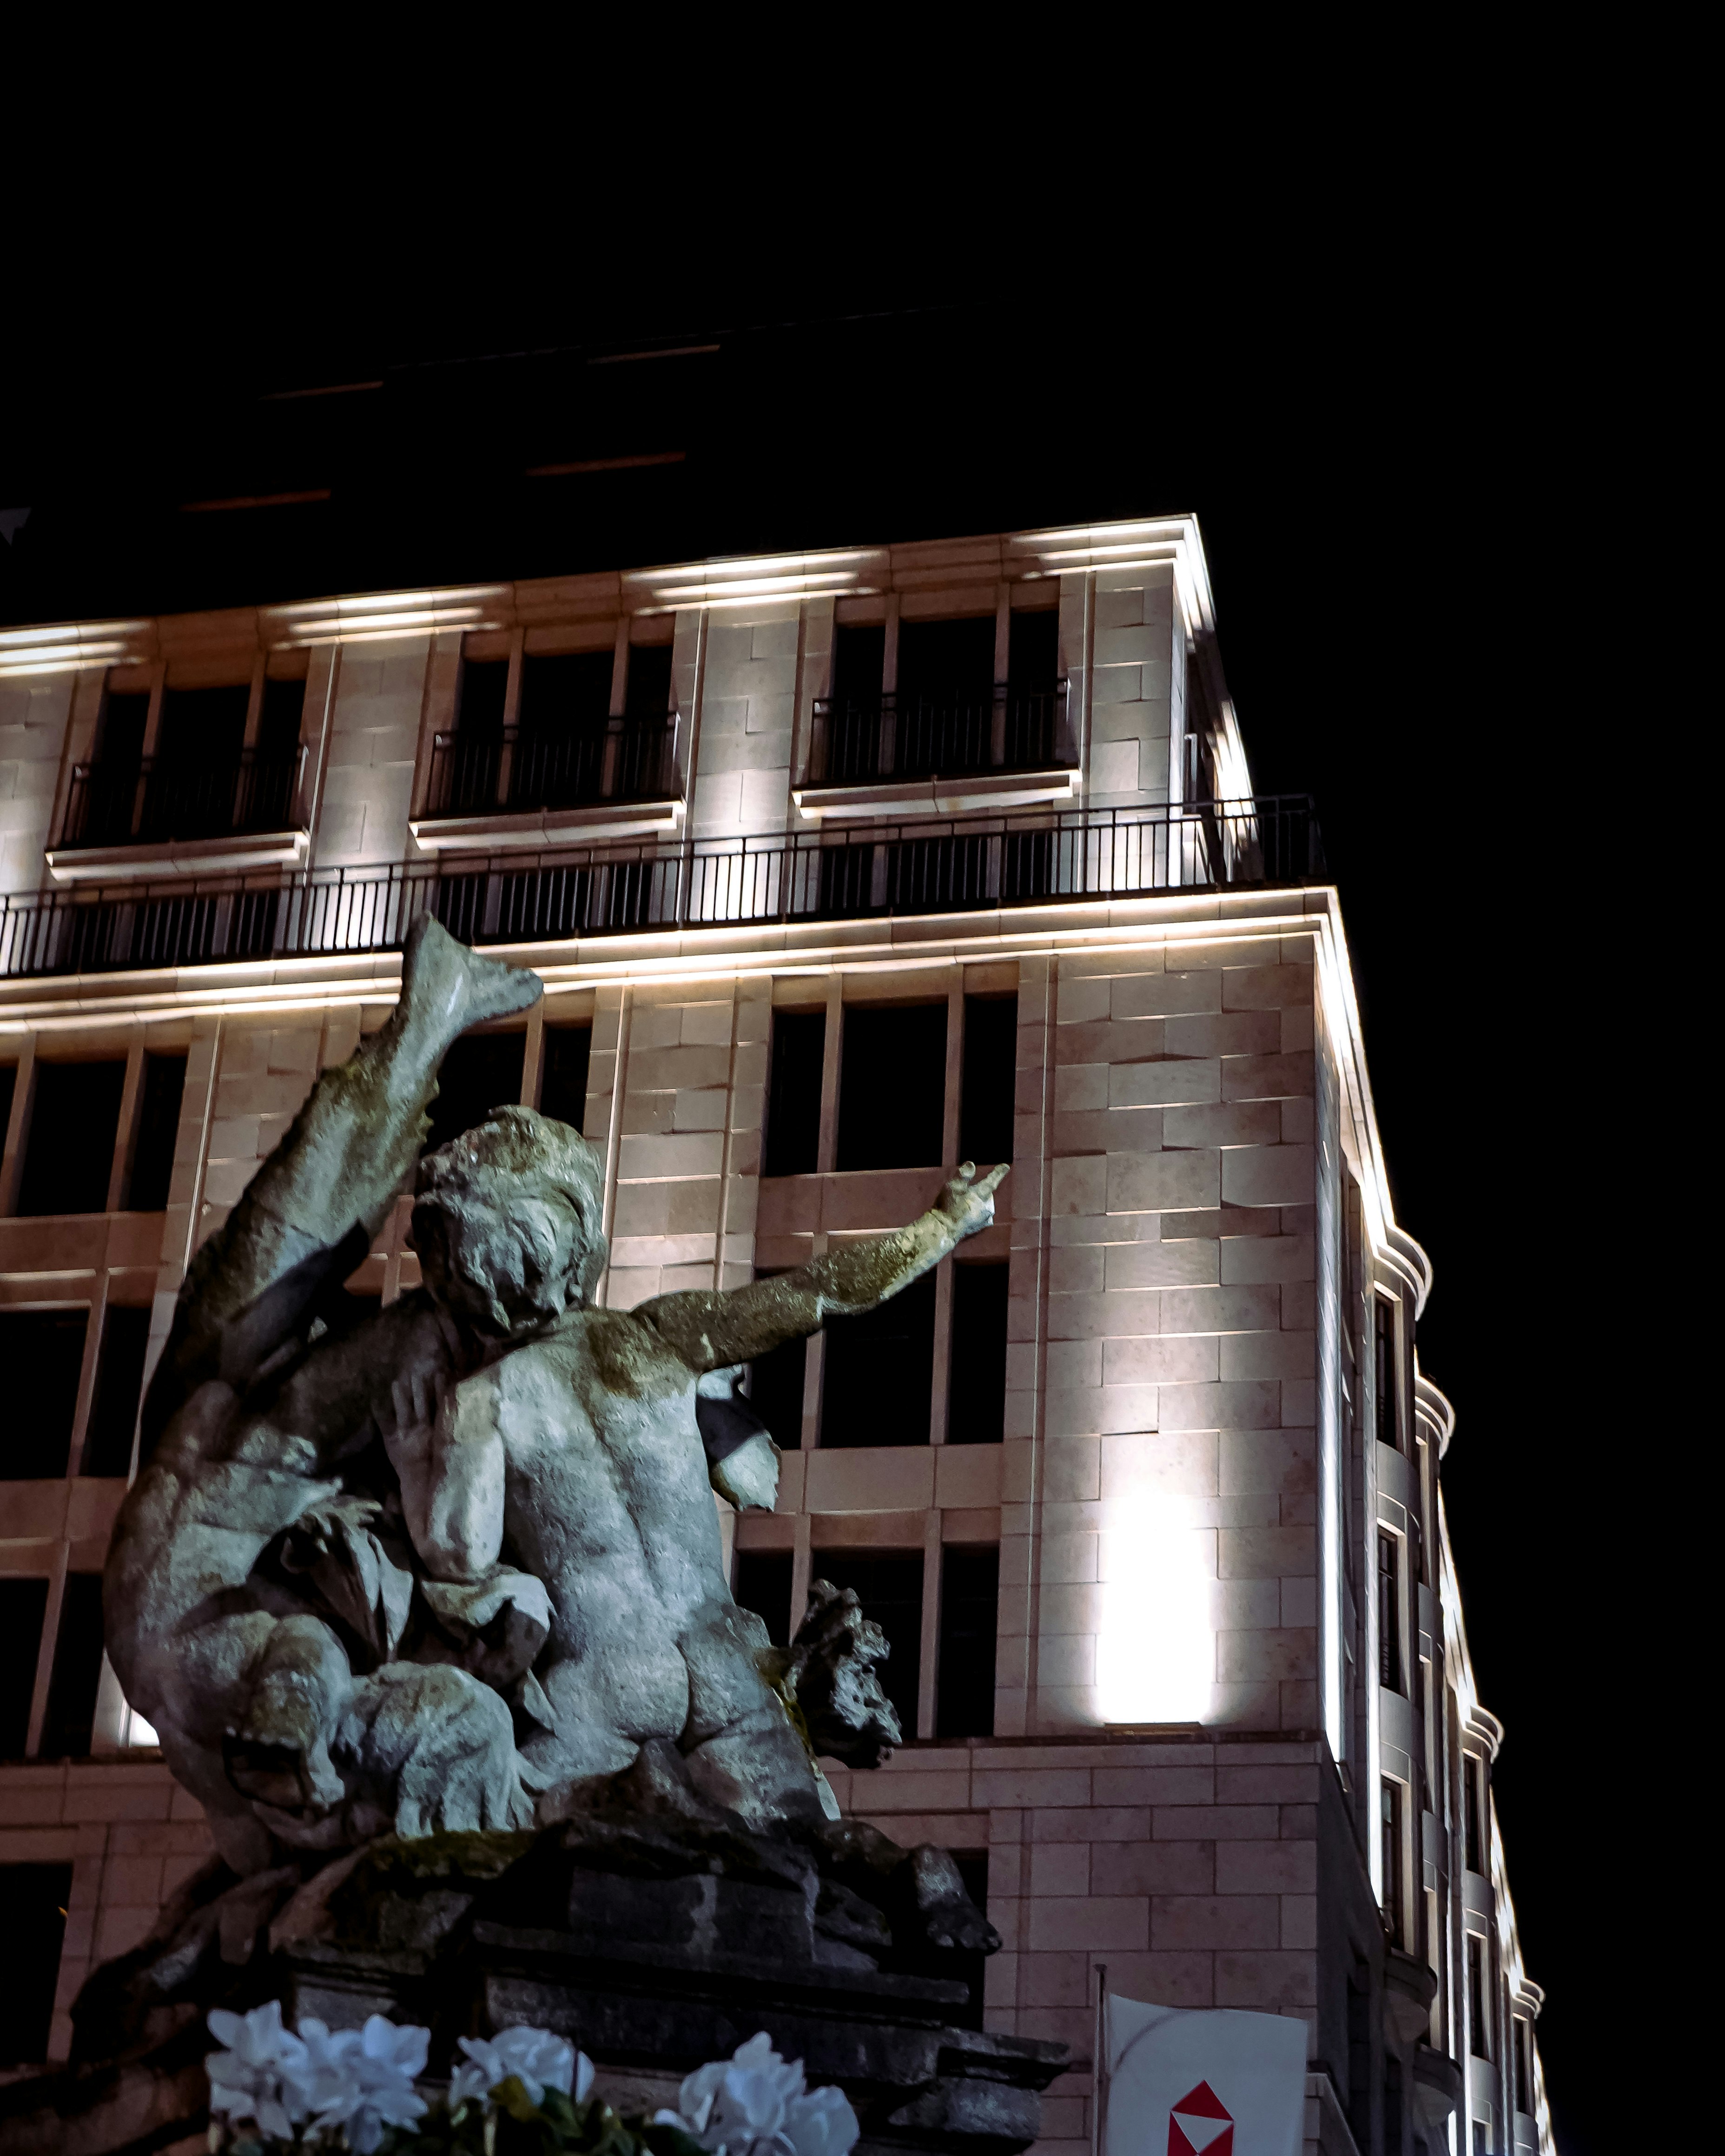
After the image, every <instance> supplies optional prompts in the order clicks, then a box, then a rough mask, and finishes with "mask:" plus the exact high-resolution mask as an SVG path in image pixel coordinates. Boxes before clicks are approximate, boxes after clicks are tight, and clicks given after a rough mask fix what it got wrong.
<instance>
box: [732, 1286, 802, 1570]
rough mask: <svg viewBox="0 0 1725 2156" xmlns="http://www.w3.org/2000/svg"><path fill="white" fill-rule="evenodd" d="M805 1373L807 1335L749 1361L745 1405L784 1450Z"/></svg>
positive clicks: (798, 1441) (792, 1442)
mask: <svg viewBox="0 0 1725 2156" xmlns="http://www.w3.org/2000/svg"><path fill="white" fill-rule="evenodd" d="M755 1278H756V1279H757V1280H771V1279H772V1278H773V1271H772V1270H771V1269H770V1268H763V1269H761V1270H757V1272H756V1274H755ZM808 1377H809V1342H808V1341H807V1339H801V1340H782V1341H780V1342H779V1344H778V1347H774V1348H773V1349H771V1350H770V1351H769V1352H768V1353H767V1354H765V1355H758V1356H757V1357H756V1358H755V1360H754V1361H753V1362H752V1363H750V1365H749V1369H748V1380H747V1393H748V1399H749V1405H750V1406H751V1407H752V1409H754V1411H755V1413H756V1414H757V1415H758V1416H759V1417H760V1418H761V1419H762V1422H763V1423H765V1424H766V1425H767V1429H768V1435H770V1436H771V1438H772V1439H773V1443H774V1444H775V1445H781V1446H783V1449H784V1450H786V1451H787V1452H796V1451H798V1450H800V1449H801V1447H802V1443H803V1388H804V1386H805V1384H806V1383H807V1381H808ZM787 1592H788V1590H787ZM753 1606H754V1605H753V1604H750V1607H751V1608H752V1607H753Z"/></svg>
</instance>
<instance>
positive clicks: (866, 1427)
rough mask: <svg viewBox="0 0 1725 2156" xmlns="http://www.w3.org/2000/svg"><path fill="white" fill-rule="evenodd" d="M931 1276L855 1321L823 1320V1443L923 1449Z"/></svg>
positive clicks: (928, 1399)
mask: <svg viewBox="0 0 1725 2156" xmlns="http://www.w3.org/2000/svg"><path fill="white" fill-rule="evenodd" d="M934 1285H935V1284H934V1275H933V1274H932V1273H924V1274H923V1276H922V1279H921V1280H917V1281H911V1285H910V1286H908V1287H907V1288H901V1290H900V1291H899V1292H898V1293H897V1294H896V1295H895V1296H889V1297H888V1299H887V1300H886V1301H885V1302H880V1303H876V1304H875V1307H874V1308H873V1309H872V1310H867V1311H865V1312H862V1314H861V1315H860V1317H834V1318H831V1319H829V1321H828V1323H827V1327H826V1346H825V1351H824V1368H823V1372H822V1383H821V1411H820V1441H821V1443H822V1445H850V1446H856V1445H927V1442H928V1424H929V1409H930V1407H931V1404H932V1396H933V1392H934Z"/></svg>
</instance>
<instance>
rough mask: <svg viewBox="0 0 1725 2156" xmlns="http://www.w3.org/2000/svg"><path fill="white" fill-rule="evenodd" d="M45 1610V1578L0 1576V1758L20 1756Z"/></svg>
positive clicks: (27, 1732) (21, 1755)
mask: <svg viewBox="0 0 1725 2156" xmlns="http://www.w3.org/2000/svg"><path fill="white" fill-rule="evenodd" d="M3 1473H4V1470H0V1474H3ZM47 1610H48V1582H47V1581H46V1580H45V1579H0V1638H3V1639H4V1640H5V1642H6V1652H5V1653H4V1655H0V1759H22V1758H23V1756H24V1744H25V1742H26V1740H27V1738H28V1735H29V1731H30V1702H31V1699H32V1698H33V1696H34V1693H35V1690H36V1658H37V1656H38V1655H39V1654H40V1652H41V1650H42V1620H43V1618H44V1615H45V1614H47Z"/></svg>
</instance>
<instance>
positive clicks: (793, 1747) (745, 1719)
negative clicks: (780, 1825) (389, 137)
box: [678, 1596, 825, 1825]
mask: <svg viewBox="0 0 1725 2156" xmlns="http://www.w3.org/2000/svg"><path fill="white" fill-rule="evenodd" d="M757 1635H759V1636H757ZM763 1637H764V1635H763V1628H762V1625H761V1622H760V1620H759V1619H758V1618H757V1617H755V1616H754V1615H752V1613H751V1612H750V1611H748V1610H746V1609H738V1608H737V1604H735V1603H734V1602H732V1600H731V1599H730V1598H729V1597H728V1596H727V1597H726V1599H725V1600H724V1601H722V1602H720V1601H718V1600H714V1601H712V1602H711V1603H709V1604H707V1605H706V1607H705V1608H704V1609H701V1611H700V1612H699V1613H698V1614H697V1615H696V1619H695V1620H694V1621H693V1622H692V1623H691V1625H690V1626H689V1628H688V1629H687V1630H685V1633H684V1634H683V1636H682V1638H681V1639H680V1640H679V1641H678V1645H679V1646H680V1648H681V1649H682V1652H683V1659H684V1661H685V1663H686V1664H687V1665H688V1669H689V1719H688V1722H687V1723H686V1725H685V1728H684V1731H683V1734H682V1737H681V1738H680V1740H679V1748H680V1750H681V1751H682V1753H684V1755H685V1758H686V1759H687V1761H688V1766H689V1778H690V1780H691V1782H692V1783H693V1784H694V1785H695V1786H696V1789H699V1790H700V1792H701V1794H702V1795H703V1796H705V1797H706V1798H708V1799H711V1801H712V1802H714V1803H716V1804H723V1805H725V1806H726V1807H727V1808H728V1809H731V1810H732V1811H736V1812H740V1813H741V1814H742V1816H743V1818H745V1819H746V1820H749V1821H750V1822H751V1824H752V1825H767V1824H768V1822H769V1821H773V1820H808V1821H809V1822H811V1823H812V1822H814V1820H820V1819H823V1818H824V1816H825V1815H824V1812H823V1810H822V1808H821V1801H820V1796H819V1791H818V1790H817V1789H816V1786H815V1780H814V1770H813V1768H811V1767H810V1765H809V1754H808V1753H807V1752H806V1751H804V1749H803V1740H802V1739H801V1738H799V1737H798V1734H797V1732H796V1731H795V1730H794V1729H793V1728H792V1727H791V1725H790V1722H789V1721H788V1718H787V1717H786V1714H785V1711H784V1709H783V1707H782V1706H781V1705H780V1704H779V1702H778V1697H776V1695H775V1694H774V1693H773V1691H772V1689H771V1687H770V1686H768V1682H767V1681H766V1679H765V1678H764V1677H763V1676H762V1674H761V1672H760V1670H759V1669H758V1667H757V1665H756V1661H755V1655H756V1651H757V1647H758V1646H759V1645H762V1640H763Z"/></svg>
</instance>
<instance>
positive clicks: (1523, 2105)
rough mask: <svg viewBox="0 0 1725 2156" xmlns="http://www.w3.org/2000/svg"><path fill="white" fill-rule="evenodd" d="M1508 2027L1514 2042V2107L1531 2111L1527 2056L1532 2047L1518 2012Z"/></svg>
mask: <svg viewBox="0 0 1725 2156" xmlns="http://www.w3.org/2000/svg"><path fill="white" fill-rule="evenodd" d="M1509 2027H1510V2034H1511V2036H1512V2038H1513V2040H1514V2042H1515V2083H1516V2109H1517V2111H1528V2112H1531V2111H1532V2108H1533V2073H1532V2061H1531V2059H1530V2058H1529V2056H1528V2053H1529V2051H1530V2050H1531V2048H1532V2045H1531V2040H1530V2032H1529V2030H1528V2027H1527V2023H1526V2022H1525V2021H1524V2020H1522V2017H1521V2015H1519V2014H1517V2015H1516V2017H1515V2019H1514V2020H1512V2022H1511V2023H1510V2025H1509Z"/></svg>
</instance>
